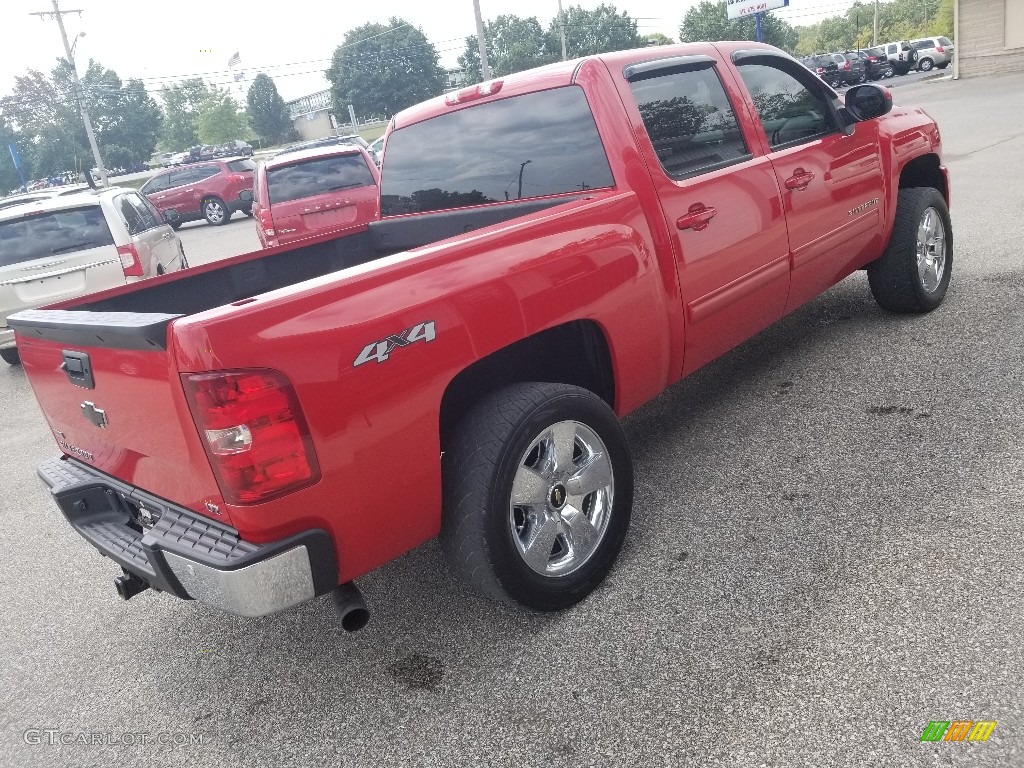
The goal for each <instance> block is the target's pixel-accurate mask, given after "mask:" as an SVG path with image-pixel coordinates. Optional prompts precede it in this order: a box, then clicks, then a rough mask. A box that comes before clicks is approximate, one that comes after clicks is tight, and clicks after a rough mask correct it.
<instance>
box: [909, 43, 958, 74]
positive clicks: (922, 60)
mask: <svg viewBox="0 0 1024 768" xmlns="http://www.w3.org/2000/svg"><path fill="white" fill-rule="evenodd" d="M910 44H911V45H912V46H913V47H914V50H916V51H917V68H918V69H919V70H920V71H921V72H929V71H931V69H932V68H933V67H937V68H938V69H945V68H946V67H948V66H949V65H950V62H952V61H953V54H954V53H955V50H956V47H955V46H954V45H953V42H952V41H951V40H950V39H949V38H948V37H925V38H922V39H921V40H911V41H910Z"/></svg>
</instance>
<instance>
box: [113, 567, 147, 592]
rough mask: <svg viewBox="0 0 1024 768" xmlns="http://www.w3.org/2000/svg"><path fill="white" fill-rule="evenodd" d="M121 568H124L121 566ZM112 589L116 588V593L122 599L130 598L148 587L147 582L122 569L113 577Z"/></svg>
mask: <svg viewBox="0 0 1024 768" xmlns="http://www.w3.org/2000/svg"><path fill="white" fill-rule="evenodd" d="M121 570H124V569H123V568H122V569H121ZM114 589H116V590H117V594H119V595H120V596H121V599H122V600H131V599H132V598H133V597H135V596H136V595H137V594H139V592H145V591H146V590H147V589H149V584H148V583H147V582H145V581H143V580H142V579H140V578H139V577H138V576H136V575H135V574H134V573H129V572H128V571H124V573H123V574H121V575H120V576H118V577H117V578H116V579H114Z"/></svg>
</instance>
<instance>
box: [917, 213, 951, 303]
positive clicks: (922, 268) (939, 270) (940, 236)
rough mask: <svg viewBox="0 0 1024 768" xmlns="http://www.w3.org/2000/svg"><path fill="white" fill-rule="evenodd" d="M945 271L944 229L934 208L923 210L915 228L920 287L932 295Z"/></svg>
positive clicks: (940, 218)
mask: <svg viewBox="0 0 1024 768" xmlns="http://www.w3.org/2000/svg"><path fill="white" fill-rule="evenodd" d="M945 271H946V228H945V227H944V226H943V224H942V217H941V216H939V212H938V211H936V210H935V209H934V208H925V211H924V214H922V216H921V223H920V224H919V225H918V227H917V274H918V276H920V278H921V286H922V287H923V288H924V289H925V291H927V292H928V293H934V292H935V290H936V289H937V288H938V287H939V285H940V284H941V283H942V276H943V274H944V273H945Z"/></svg>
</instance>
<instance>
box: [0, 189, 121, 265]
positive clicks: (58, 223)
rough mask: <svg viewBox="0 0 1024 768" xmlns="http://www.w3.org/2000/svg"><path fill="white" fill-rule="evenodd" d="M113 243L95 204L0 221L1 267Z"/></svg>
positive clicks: (101, 214) (100, 211) (103, 218)
mask: <svg viewBox="0 0 1024 768" xmlns="http://www.w3.org/2000/svg"><path fill="white" fill-rule="evenodd" d="M113 244H114V238H113V235H111V233H110V227H109V226H107V220H106V218H105V217H104V215H103V211H102V210H101V209H100V207H99V206H98V205H91V206H83V207H80V208H68V209H64V210H60V211H48V212H45V213H36V212H33V213H30V214H26V215H25V216H20V217H18V218H16V219H7V220H6V221H0V268H2V267H7V266H11V265H12V264H18V263H21V262H25V261H34V260H36V259H45V258H49V257H54V256H58V255H60V254H62V253H71V252H73V251H85V250H88V249H90V248H99V247H102V246H106V245H113Z"/></svg>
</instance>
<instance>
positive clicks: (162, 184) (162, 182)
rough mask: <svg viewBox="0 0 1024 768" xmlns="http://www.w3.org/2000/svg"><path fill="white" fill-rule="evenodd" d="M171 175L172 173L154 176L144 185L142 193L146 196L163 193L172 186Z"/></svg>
mask: <svg viewBox="0 0 1024 768" xmlns="http://www.w3.org/2000/svg"><path fill="white" fill-rule="evenodd" d="M171 175H172V174H170V173H162V174H160V175H159V176H154V177H153V178H152V179H150V180H149V181H147V182H146V183H145V184H143V185H142V189H141V190H140V191H141V192H142V194H144V195H152V194H153V193H154V192H163V191H164V190H165V189H168V188H169V187H170V186H171V184H170V180H171Z"/></svg>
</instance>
